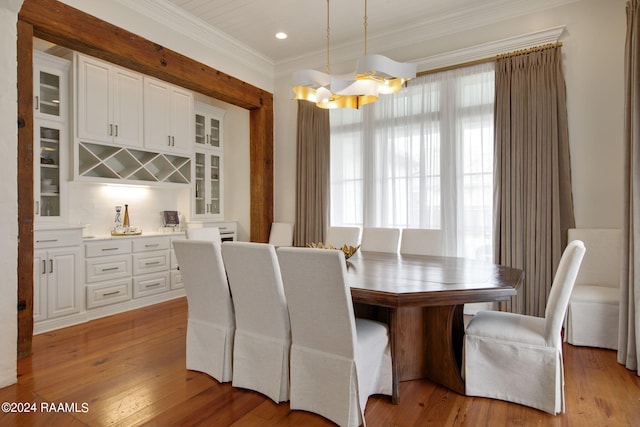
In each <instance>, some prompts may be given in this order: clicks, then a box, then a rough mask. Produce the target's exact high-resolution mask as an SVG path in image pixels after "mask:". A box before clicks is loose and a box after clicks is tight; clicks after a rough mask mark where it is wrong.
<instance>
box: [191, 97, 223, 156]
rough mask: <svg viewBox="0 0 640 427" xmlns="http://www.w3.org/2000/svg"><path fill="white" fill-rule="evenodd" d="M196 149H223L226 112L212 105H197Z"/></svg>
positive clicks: (198, 103) (199, 103)
mask: <svg viewBox="0 0 640 427" xmlns="http://www.w3.org/2000/svg"><path fill="white" fill-rule="evenodd" d="M195 117H196V123H195V143H196V144H195V147H196V149H197V148H213V149H222V123H223V121H222V119H223V118H224V110H221V109H219V108H215V107H213V106H211V105H207V104H203V103H201V102H196V104H195Z"/></svg>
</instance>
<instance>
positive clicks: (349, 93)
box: [293, 0, 378, 109]
mask: <svg viewBox="0 0 640 427" xmlns="http://www.w3.org/2000/svg"><path fill="white" fill-rule="evenodd" d="M329 16H330V13H329V0H327V66H326V72H324V73H323V72H321V71H317V70H310V69H305V70H299V71H296V72H295V73H294V74H293V85H294V86H293V93H294V96H293V99H296V100H303V101H309V102H313V103H315V104H316V106H318V107H320V108H325V109H330V108H359V107H360V106H361V105H365V104H369V103H372V102H375V101H377V100H378V92H377V88H378V85H377V83H376V82H374V81H365V80H362V81H354V80H347V79H345V78H344V77H340V76H332V75H331V56H330V52H331V27H330V25H329ZM338 91H339V92H340V93H338Z"/></svg>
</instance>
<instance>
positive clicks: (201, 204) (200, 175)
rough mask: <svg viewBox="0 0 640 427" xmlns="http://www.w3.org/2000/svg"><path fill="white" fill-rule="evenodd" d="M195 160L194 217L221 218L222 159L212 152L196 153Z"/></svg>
mask: <svg viewBox="0 0 640 427" xmlns="http://www.w3.org/2000/svg"><path fill="white" fill-rule="evenodd" d="M195 160H196V162H195V186H194V190H193V199H192V200H193V204H192V209H193V210H192V212H193V216H194V217H209V218H219V217H221V216H222V185H221V183H222V176H221V173H222V168H221V166H222V164H221V162H222V158H221V156H220V155H219V154H213V153H211V151H209V152H207V151H204V152H201V151H196V153H195Z"/></svg>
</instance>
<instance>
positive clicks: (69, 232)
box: [33, 228, 82, 249]
mask: <svg viewBox="0 0 640 427" xmlns="http://www.w3.org/2000/svg"><path fill="white" fill-rule="evenodd" d="M81 244H82V229H80V228H73V229H66V230H35V231H34V232H33V248H34V249H43V248H58V247H61V246H80V245H81Z"/></svg>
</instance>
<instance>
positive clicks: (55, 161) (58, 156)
mask: <svg viewBox="0 0 640 427" xmlns="http://www.w3.org/2000/svg"><path fill="white" fill-rule="evenodd" d="M70 68H71V62H70V61H67V60H65V59H62V58H58V57H55V56H51V55H48V54H46V53H43V52H38V51H35V52H33V77H34V86H33V87H34V95H35V97H34V103H33V109H34V132H33V143H34V144H33V162H34V165H33V182H34V185H33V193H34V194H33V196H34V214H35V221H36V222H37V223H44V222H61V221H63V220H64V219H65V216H66V182H67V167H68V163H67V162H68V154H67V153H68V151H67V149H68V144H69V136H68V133H67V121H68V116H69V101H68V100H69V71H70Z"/></svg>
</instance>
